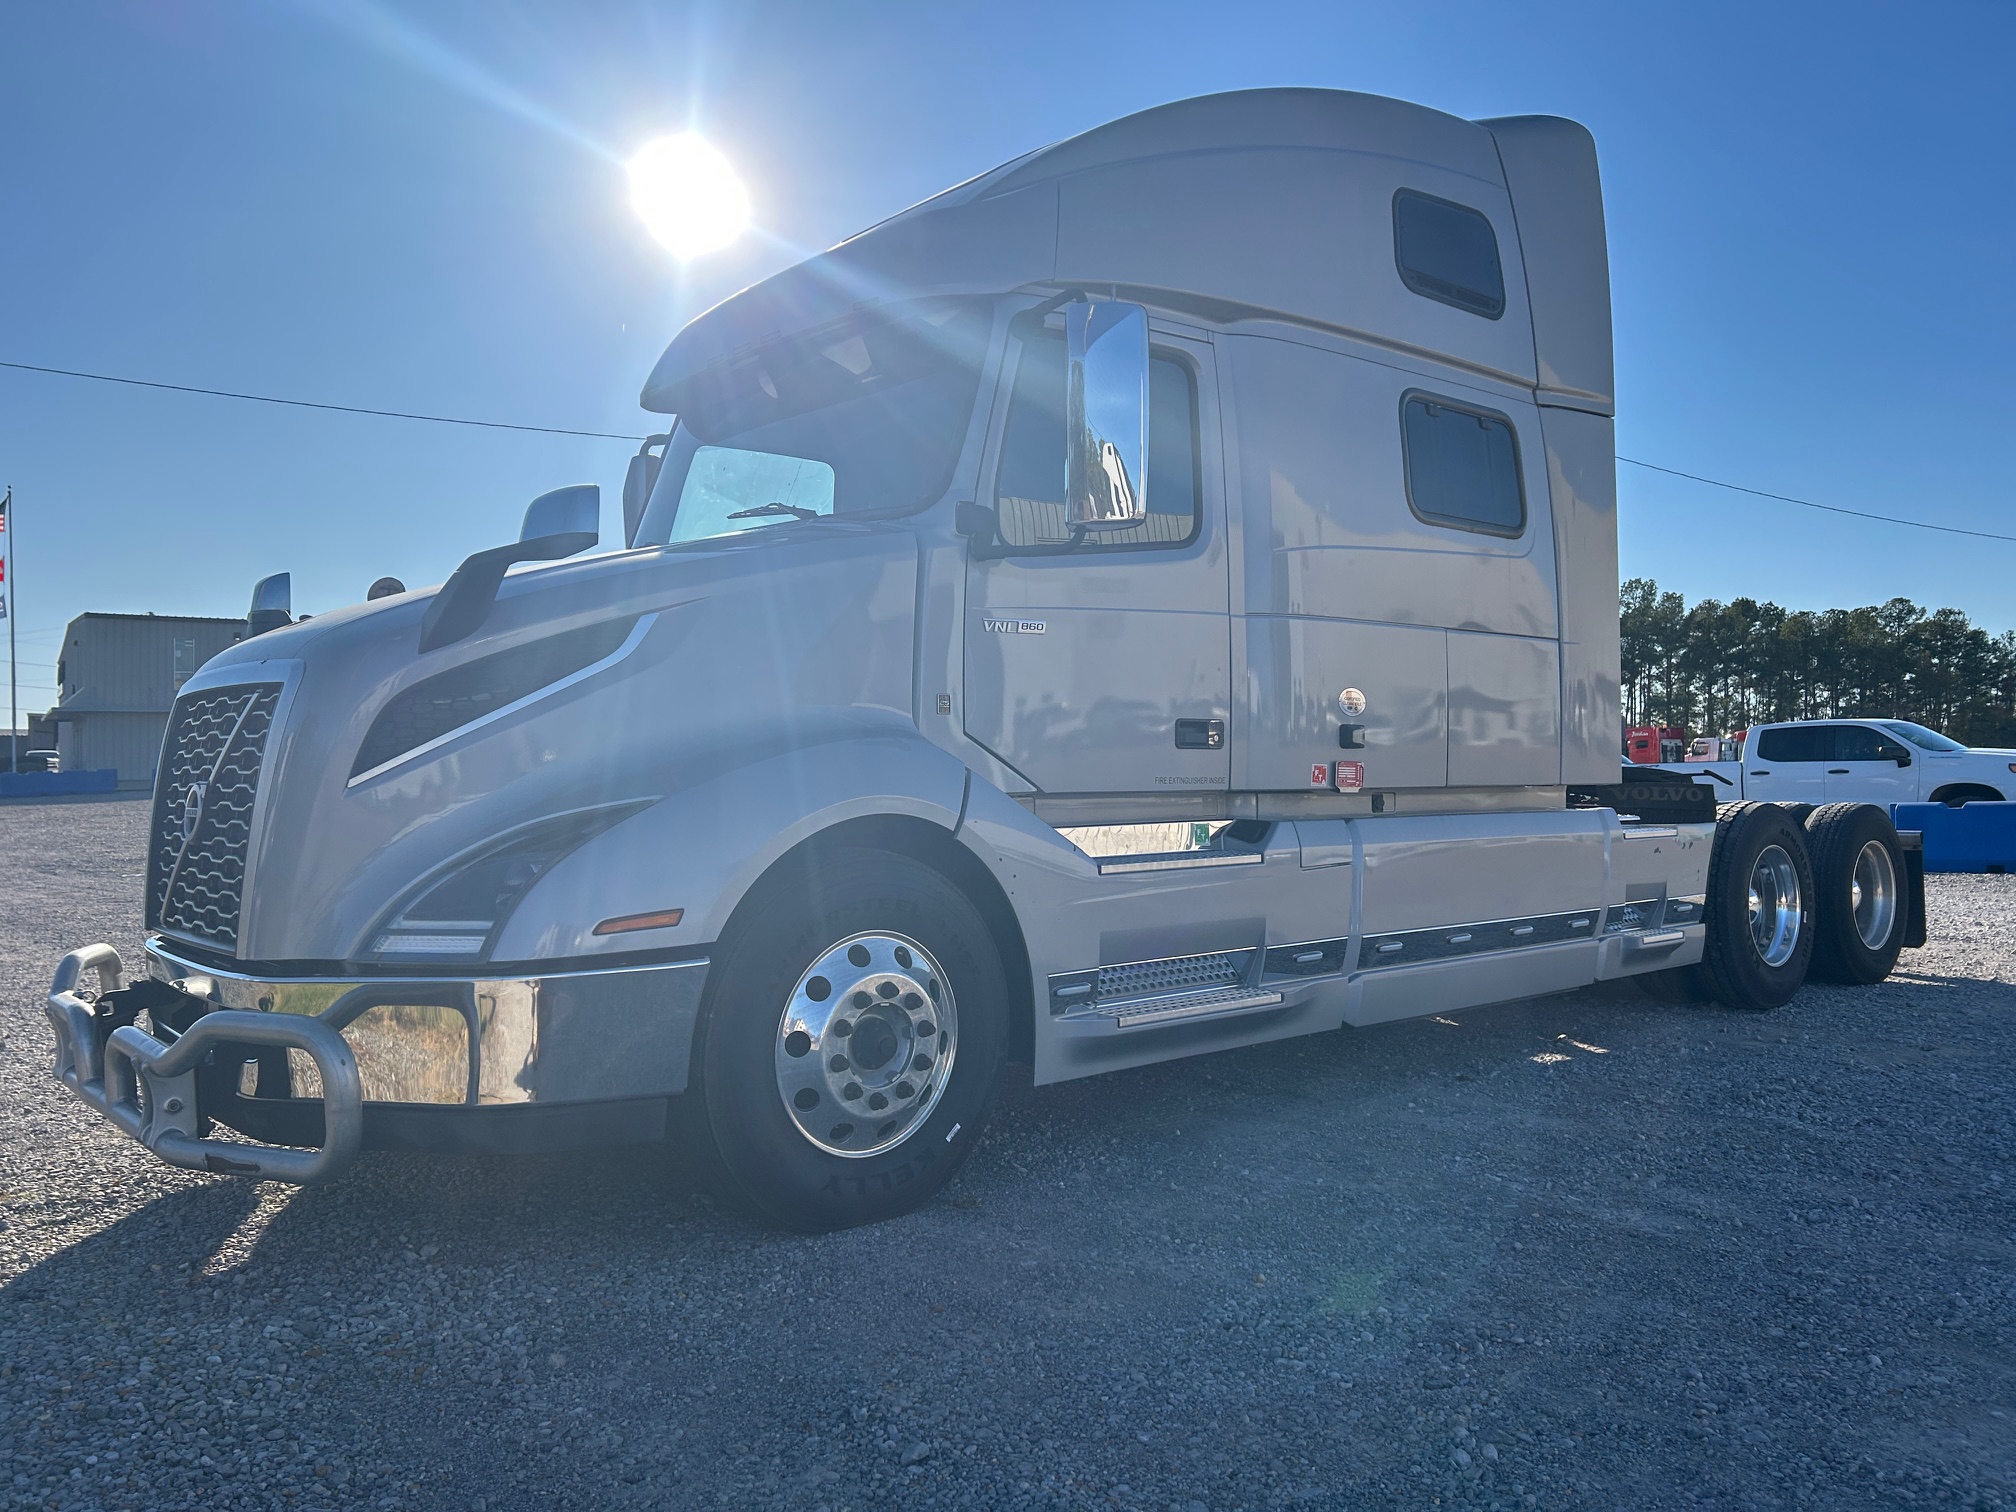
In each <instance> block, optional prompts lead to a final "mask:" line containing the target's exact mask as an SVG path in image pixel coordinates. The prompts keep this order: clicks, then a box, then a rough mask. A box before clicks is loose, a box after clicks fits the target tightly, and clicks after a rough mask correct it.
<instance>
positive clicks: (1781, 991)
mask: <svg viewBox="0 0 2016 1512" xmlns="http://www.w3.org/2000/svg"><path fill="white" fill-rule="evenodd" d="M1813 898H1814V883H1813V863H1812V860H1811V858H1810V857H1809V855H1808V853H1807V848H1806V831H1805V830H1804V829H1803V828H1802V827H1801V826H1800V824H1799V823H1798V821H1797V820H1796V819H1794V818H1793V817H1792V816H1791V815H1790V814H1788V813H1787V812H1786V811H1785V810H1784V809H1783V808H1780V807H1779V806H1778V805H1777V804H1774V803H1728V804H1724V805H1722V808H1721V811H1720V813H1719V815H1718V817H1717V819H1716V823H1715V848H1714V851H1713V853H1712V855H1711V857H1710V860H1709V863H1708V906H1707V909H1706V913H1707V918H1708V944H1707V949H1706V952H1705V953H1704V954H1703V955H1702V957H1701V965H1700V969H1699V977H1698V980H1699V982H1700V984H1701V985H1702V986H1703V987H1705V988H1706V989H1707V996H1709V997H1712V998H1713V999H1714V1000H1715V1001H1716V1002H1718V1003H1721V1004H1722V1005H1723V1006H1725V1007H1728V1008H1743V1009H1750V1010H1753V1011H1755V1010H1762V1009H1766V1008H1776V1007H1779V1006H1780V1005H1782V1004H1784V1003H1786V1002H1788V1001H1790V1000H1791V998H1792V995H1793V994H1794V993H1796V992H1797V991H1798V990H1799V989H1800V987H1801V986H1803V985H1804V984H1805V981H1806V972H1807V968H1808V966H1809V965H1810V964H1811V962H1812V958H1813V927H1812V926H1813Z"/></svg>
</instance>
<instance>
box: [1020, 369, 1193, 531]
mask: <svg viewBox="0 0 2016 1512" xmlns="http://www.w3.org/2000/svg"><path fill="white" fill-rule="evenodd" d="M1198 471H1199V469H1198V457H1197V384H1196V380H1195V379H1194V378H1192V377H1191V374H1190V369H1189V368H1188V367H1187V366H1186V365H1185V364H1183V363H1181V362H1178V361H1177V360H1176V359H1175V358H1173V357H1164V356H1162V355H1160V354H1159V353H1158V354H1155V355H1153V356H1152V357H1151V358H1150V360H1149V363H1148V518H1147V519H1145V520H1143V521H1142V522H1141V523H1140V524H1139V525H1135V526H1132V527H1131V528H1129V529H1126V530H1112V531H1100V532H1094V533H1092V534H1090V535H1088V536H1087V537H1086V539H1085V540H1084V541H1083V542H1082V543H1081V544H1080V545H1079V547H1078V548H1077V549H1078V550H1079V551H1116V550H1119V551H1125V550H1139V549H1140V548H1142V547H1144V546H1181V545H1183V544H1184V543H1186V542H1188V541H1192V540H1195V539H1196V536H1197V518H1198V509H1197V499H1198V493H1199V487H1198ZM994 507H995V511H996V513H997V515H998V517H999V520H1000V524H999V527H998V528H999V530H1000V533H1001V541H1002V544H1003V545H1005V546H1007V547H1009V548H1011V549H1013V548H1016V547H1037V548H1042V547H1053V546H1063V545H1067V544H1069V542H1070V540H1071V531H1070V528H1069V527H1068V526H1067V525H1066V524H1065V514H1064V342H1063V340H1062V338H1061V337H1056V336H1048V335H1046V336H1039V337H1036V338H1034V339H1032V340H1030V341H1028V342H1027V343H1025V344H1024V346H1023V348H1022V360H1021V362H1020V363H1019V364H1018V365H1017V367H1016V370H1015V390H1014V393H1013V395H1012V396H1011V397H1010V399H1009V401H1008V425H1007V429H1006V431H1005V433H1004V434H1003V436H1002V441H1001V468H1000V472H999V475H998V477H997V478H996V480H995V497H994Z"/></svg>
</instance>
